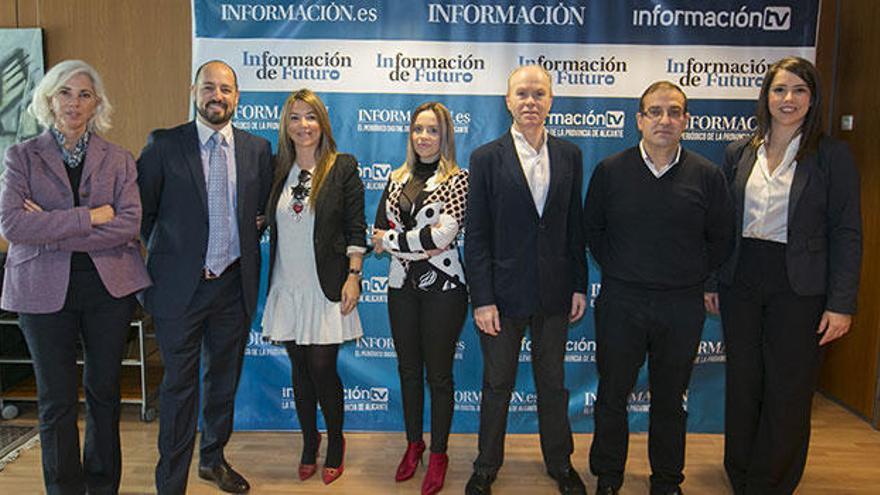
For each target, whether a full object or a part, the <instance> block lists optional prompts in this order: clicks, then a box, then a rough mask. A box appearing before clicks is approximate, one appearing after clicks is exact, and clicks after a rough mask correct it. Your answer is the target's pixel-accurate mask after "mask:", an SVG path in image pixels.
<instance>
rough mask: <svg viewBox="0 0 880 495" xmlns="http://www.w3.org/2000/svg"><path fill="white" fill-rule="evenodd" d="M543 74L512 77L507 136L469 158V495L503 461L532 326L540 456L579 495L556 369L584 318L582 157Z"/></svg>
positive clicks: (525, 70) (528, 71)
mask: <svg viewBox="0 0 880 495" xmlns="http://www.w3.org/2000/svg"><path fill="white" fill-rule="evenodd" d="M550 81H551V79H550V74H548V73H547V71H545V70H544V69H543V68H541V67H538V66H524V67H520V68H518V69H516V70H514V71H513V73H511V75H510V78H509V79H508V86H507V96H506V102H507V108H508V110H509V111H510V113H511V115H512V116H513V125H512V127H511V129H510V132H508V133H505V134H504V135H503V136H501V137H500V138H498V139H497V140H495V141H492V142H491V143H488V144H485V145H483V146H481V147H480V148H478V149H476V150H475V151H474V152H473V154H472V155H471V159H470V164H469V169H470V195H469V198H468V212H467V229H466V231H465V265H466V269H467V274H468V281H469V284H470V291H471V301H472V302H473V305H474V321H475V323H476V325H477V327H479V329H480V331H481V332H482V333H481V334H480V346H481V348H482V351H483V398H482V402H481V404H480V439H479V448H480V453H479V456H478V457H477V460H476V461H475V462H474V474H473V475H472V476H471V478H470V480H469V481H468V483H467V486H466V488H465V492H466V493H468V494H488V493H490V492H491V484H492V482H493V481H494V480H495V476H496V473H497V472H498V469H499V468H500V467H501V464H502V462H503V458H504V434H505V430H506V428H507V411H508V407H509V404H510V394H511V392H512V391H513V387H514V385H515V383H516V371H517V364H518V361H519V359H518V358H519V349H520V343H521V341H522V338H523V334H524V333H525V329H526V327H529V329H530V331H531V335H532V361H533V371H534V374H535V385H536V387H537V394H538V427H539V431H540V433H541V451H542V452H543V455H544V463H545V464H546V466H547V472H548V474H549V475H550V476H551V477H552V478H554V479H555V480H556V481H557V483H558V485H559V490H560V492H561V493H584V491H585V488H584V485H583V483H582V482H581V480H580V478H579V477H578V475H577V473H576V472H575V470H574V469H572V467H571V462H570V460H569V457H570V456H571V453H572V451H573V443H572V437H571V426H570V424H569V421H568V391H567V390H566V389H565V383H564V382H565V370H564V367H563V364H564V363H563V360H564V355H565V343H566V340H567V339H566V335H567V329H568V324H569V322H571V321H574V320H577V319H579V318H580V317H581V316H582V315H583V313H584V309H585V308H586V300H587V299H586V286H587V266H586V256H585V253H584V239H583V234H582V231H581V220H582V212H581V187H582V184H583V178H582V174H583V164H582V161H583V160H582V157H581V151H580V149H579V148H578V147H577V146H575V145H574V144H571V143H569V142H566V141H563V140H561V139H557V138H555V137H553V136H550V135H549V134H548V133H547V130H546V129H545V128H544V120H545V119H546V117H547V114H548V113H549V112H550V106H551V104H552V103H553V93H552V89H551V82H550Z"/></svg>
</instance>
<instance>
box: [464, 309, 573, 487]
mask: <svg viewBox="0 0 880 495" xmlns="http://www.w3.org/2000/svg"><path fill="white" fill-rule="evenodd" d="M526 327H529V329H530V331H531V335H532V373H534V377H535V386H536V388H537V395H538V432H539V433H540V436H541V453H542V454H543V456H544V464H545V465H546V467H547V471H548V472H550V473H551V474H556V473H560V472H562V471H564V470H566V469H569V468H570V467H571V460H570V458H571V453H572V452H573V451H574V444H573V442H572V438H571V425H570V423H569V420H568V390H566V388H565V368H564V362H563V361H564V359H565V342H566V340H567V335H568V313H562V314H556V315H535V316H531V317H529V318H516V319H514V318H505V317H503V316H502V318H501V332H500V333H499V334H498V335H496V336H494V337H493V336H490V335H487V334H485V333H480V347H481V348H482V350H483V397H482V400H481V401H480V435H479V448H480V453H479V455H478V456H477V460H476V461H474V470H475V471H477V472H480V473H484V474H488V475H490V476H494V475H495V473H497V471H498V469H499V468H500V467H501V464H502V463H503V462H504V435H505V432H506V431H507V412H508V408H509V406H510V394H511V392H513V388H514V385H515V384H516V370H517V365H518V364H519V351H520V347H521V345H522V338H523V335H524V334H525V329H526Z"/></svg>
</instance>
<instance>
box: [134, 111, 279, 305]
mask: <svg viewBox="0 0 880 495" xmlns="http://www.w3.org/2000/svg"><path fill="white" fill-rule="evenodd" d="M233 139H234V140H235V173H236V193H237V204H236V211H237V215H238V236H239V240H240V247H241V282H242V294H243V296H244V306H245V310H246V311H247V314H248V316H253V314H254V311H255V310H256V307H257V292H258V291H259V283H260V231H259V230H258V229H257V226H256V217H257V216H258V215H262V214H263V208H264V206H265V205H266V198H267V197H268V196H269V189H270V188H271V186H272V150H271V147H270V146H269V142H268V141H266V140H265V139H263V138H261V137H257V136H254V135H253V134H250V133H247V132H244V131H241V130H239V129H234V130H233ZM138 185H139V186H140V191H141V202H142V204H143V211H144V214H143V221H142V223H141V237H142V239H143V241H144V242H145V243H146V246H147V251H148V256H147V270H148V271H149V272H150V277H151V278H152V279H153V286H152V287H150V288H149V289H147V290H146V291H144V293H143V303H144V307H145V308H146V310H147V311H149V312H150V313H151V314H153V315H154V316H159V317H165V318H174V317H179V316H181V315H183V313H184V311H185V310H186V308H187V306H188V305H189V302H190V300H191V299H192V296H193V294H194V293H195V290H196V287H197V286H198V284H199V280H201V278H202V276H203V272H202V269H203V268H204V266H205V251H206V250H207V247H208V200H207V197H208V193H207V188H206V185H205V173H204V171H203V169H202V159H201V156H200V151H199V138H198V131H197V130H196V124H195V122H188V123H186V124H183V125H180V126H178V127H175V128H173V129H160V130H156V131H153V132H152V133H151V134H150V136H149V138H148V139H147V145H146V146H145V147H144V149H143V151H142V152H141V156H140V158H138Z"/></svg>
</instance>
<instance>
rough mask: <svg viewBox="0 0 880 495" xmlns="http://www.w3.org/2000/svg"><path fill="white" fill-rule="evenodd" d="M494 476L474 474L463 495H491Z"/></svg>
mask: <svg viewBox="0 0 880 495" xmlns="http://www.w3.org/2000/svg"><path fill="white" fill-rule="evenodd" d="M493 481H495V476H492V475H489V474H484V473H478V472H474V474H472V475H471V479H469V480H468V482H467V485H465V487H464V494H465V495H491V493H492V482H493Z"/></svg>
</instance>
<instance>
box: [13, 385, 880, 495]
mask: <svg viewBox="0 0 880 495" xmlns="http://www.w3.org/2000/svg"><path fill="white" fill-rule="evenodd" d="M33 418H34V411H33V407H32V406H30V407H29V408H27V409H25V411H24V413H23V415H22V417H20V418H18V419H16V420H14V422H15V423H22V424H27V423H33V422H34V419H33ZM157 429H158V424H157V423H150V424H145V423H141V422H140V421H138V415H137V408H135V407H126V408H125V412H124V418H123V424H122V431H123V438H122V443H123V449H124V451H123V469H124V472H123V476H122V490H121V493H124V494H141V493H153V492H154V489H153V468H154V465H155V462H156V457H157V453H156V434H157ZM426 438H427V437H426ZM346 439H347V440H346V443H347V449H348V453H347V456H346V466H345V474H344V475H343V476H342V478H340V479H339V480H338V481H337V482H335V483H333V484H332V485H330V486H324V485H323V484H322V483H321V481H320V479H319V477H318V476H316V477H314V478H312V479H311V480H308V481H306V482H300V481H299V480H298V479H297V478H296V461H297V460H298V458H299V448H300V445H301V444H300V437H299V436H298V435H297V434H295V433H287V432H285V433H251V432H243V433H236V434H234V435H233V437H232V441H231V442H230V444H229V446H228V447H227V450H226V456H227V458H228V459H229V461H230V463H231V464H232V465H233V466H235V468H236V469H238V470H239V471H240V472H241V473H243V474H244V475H245V477H247V478H248V480H249V481H250V483H251V486H252V489H251V493H253V494H263V493H304V494H305V493H314V494H322V495H324V494H333V493H356V494H358V495H373V494H383V495H384V494H417V493H419V489H420V486H421V478H422V476H423V475H424V468H420V470H419V471H418V473H417V474H416V477H415V478H413V479H412V480H410V481H407V482H404V483H395V482H394V470H395V468H396V465H397V462H398V460H399V458H400V455H401V454H402V453H403V447H404V445H403V443H404V440H403V435H402V434H400V433H347V434H346ZM591 439H592V435H575V453H574V456H573V457H572V462H573V463H574V465H575V467H576V468H577V470H578V472H579V473H580V474H581V476H582V477H583V478H584V481H585V483H586V484H587V488H588V490H589V493H592V491H593V489H594V487H595V482H596V481H595V478H593V477H592V476H591V475H589V473H588V472H587V468H586V466H587V452H588V451H589V447H590V441H591ZM646 440H647V437H646V435H643V434H637V435H633V436H632V439H631V442H630V455H629V463H628V464H627V474H626V480H625V483H624V486H623V489H622V490H621V493H622V494H624V495H626V494H633V495H635V494H639V495H642V494H645V493H647V492H648V475H649V473H650V471H649V467H648V462H647V453H646V450H647V448H646ZM722 440H723V439H722V436H721V435H697V434H694V435H689V436H688V449H687V468H686V471H685V475H686V477H687V479H686V480H685V483H684V485H683V489H684V491H685V492H686V493H688V494H691V495H692V494H722V495H723V494H729V493H730V490H729V489H728V487H727V484H726V480H725V476H724V470H723V468H722V466H721V459H722V448H723V441H722ZM476 442H477V439H476V435H453V436H452V438H451V439H450V449H449V454H450V470H449V476H448V478H447V482H446V488H445V489H444V491H443V492H442V493H450V494H451V493H462V492H463V490H464V484H465V482H466V481H467V478H468V476H469V475H470V473H471V462H472V460H473V457H474V455H475V453H476ZM425 459H426V460H427V455H426V456H425ZM878 459H880V432H877V431H874V430H873V429H871V428H870V427H869V426H868V424H867V423H865V422H863V421H862V420H860V419H858V418H856V417H855V416H853V415H852V414H850V413H849V412H847V411H845V410H844V409H842V408H840V407H838V406H837V405H835V404H833V403H832V402H830V401H828V400H826V399H824V398H821V397H817V398H816V401H815V406H814V416H813V441H812V445H811V449H810V457H809V461H808V465H807V471H806V474H805V476H804V479H803V482H802V483H801V487H800V489H799V491H798V494H800V495H809V494H823V495H827V494H835V495H836V494H866V495H867V494H878V493H880V460H878ZM194 467H195V463H193V469H192V470H191V473H190V485H189V493H191V494H196V495H199V494H213V493H220V492H219V491H218V490H217V489H216V488H214V487H213V485H210V484H207V483H205V482H202V481H201V480H199V479H198V477H197V475H196V472H195V468H194ZM42 491H43V489H42V478H41V471H40V450H39V448H38V447H35V448H33V449H31V450H29V451H26V452H23V453H22V455H21V457H19V459H18V460H16V461H15V462H13V463H11V464H9V465H8V466H7V467H6V469H5V470H3V471H0V493H4V494H30V493H41V492H42ZM493 492H494V493H498V494H502V495H506V494H522V495H525V494H529V495H534V494H543V493H547V494H551V493H557V492H556V486H555V484H554V483H553V481H552V480H550V479H549V478H548V477H547V476H546V475H545V473H544V471H543V466H542V462H541V454H540V450H539V447H538V437H537V435H508V437H507V450H506V461H505V463H504V467H503V468H502V470H501V472H500V473H499V477H498V480H497V481H496V482H495V484H494V485H493Z"/></svg>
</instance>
